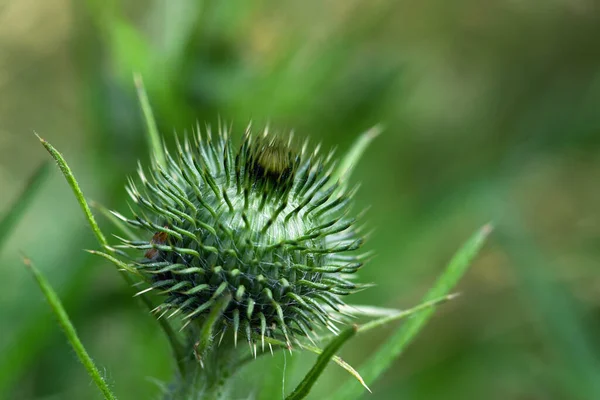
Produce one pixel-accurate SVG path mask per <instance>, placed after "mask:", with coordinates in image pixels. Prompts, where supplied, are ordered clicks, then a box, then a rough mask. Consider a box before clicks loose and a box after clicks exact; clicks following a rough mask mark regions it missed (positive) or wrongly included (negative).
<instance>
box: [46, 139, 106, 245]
mask: <svg viewBox="0 0 600 400" xmlns="http://www.w3.org/2000/svg"><path fill="white" fill-rule="evenodd" d="M35 136H37V137H38V139H39V140H40V142H41V143H42V145H43V146H44V147H45V148H46V150H47V151H48V153H50V155H51V156H52V158H54V160H55V161H56V163H57V164H58V167H59V168H60V171H61V172H62V173H63V175H64V177H65V179H66V180H67V183H68V184H69V186H71V189H73V193H74V194H75V197H76V198H77V201H78V202H79V206H80V207H81V209H82V210H83V213H84V214H85V217H86V218H87V220H88V223H89V224H90V227H91V228H92V231H93V232H94V235H96V239H98V242H99V243H100V245H101V246H102V247H106V246H107V245H108V242H107V241H106V238H105V237H104V234H102V231H100V227H99V226H98V224H97V223H96V220H95V219H94V215H93V214H92V211H91V210H90V207H89V206H88V204H87V202H86V201H85V197H84V196H83V192H82V191H81V188H80V187H79V184H78V183H77V180H76V179H75V176H74V175H73V172H71V168H69V166H68V165H67V162H66V161H65V159H64V158H63V156H62V154H60V153H59V152H58V150H56V149H55V148H54V147H53V146H52V145H51V144H50V143H48V142H47V141H45V140H44V139H42V138H41V137H40V136H39V135H38V134H37V133H36V134H35Z"/></svg>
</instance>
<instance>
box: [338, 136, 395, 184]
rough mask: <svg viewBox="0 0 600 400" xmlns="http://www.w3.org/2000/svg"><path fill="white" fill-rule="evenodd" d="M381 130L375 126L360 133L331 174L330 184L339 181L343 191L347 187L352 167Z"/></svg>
mask: <svg viewBox="0 0 600 400" xmlns="http://www.w3.org/2000/svg"><path fill="white" fill-rule="evenodd" d="M382 130H383V128H382V126H381V125H375V126H374V127H372V128H371V129H369V130H368V131H366V132H364V133H362V134H361V135H360V137H359V138H358V139H357V140H356V141H355V142H354V144H353V145H352V148H351V149H350V151H348V153H347V154H346V155H345V156H344V158H343V159H342V162H341V163H340V165H339V166H338V167H337V169H336V170H335V171H334V172H333V174H332V178H333V179H332V182H336V181H338V180H339V181H340V189H342V190H343V189H345V188H346V187H347V185H348V183H347V182H348V179H349V177H350V175H351V174H352V171H353V170H354V167H355V166H356V164H357V163H358V160H359V159H360V157H361V156H362V155H363V153H364V152H365V150H366V149H367V147H368V146H369V144H370V143H371V142H372V141H373V139H375V138H376V137H377V136H379V134H381V132H382Z"/></svg>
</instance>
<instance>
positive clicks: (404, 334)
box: [331, 224, 492, 400]
mask: <svg viewBox="0 0 600 400" xmlns="http://www.w3.org/2000/svg"><path fill="white" fill-rule="evenodd" d="M491 231H492V226H491V225H490V224H487V225H485V226H483V227H482V228H481V229H479V230H478V231H477V232H476V233H475V234H474V235H473V236H471V237H470V238H469V240H467V242H466V243H465V244H464V245H463V246H462V247H461V248H460V250H459V251H458V252H457V253H456V254H455V255H454V257H452V259H451V260H450V263H449V264H448V266H447V267H446V270H445V271H444V273H443V274H442V275H441V276H440V277H439V278H438V280H437V281H436V282H435V284H434V286H433V287H432V288H431V289H430V290H429V291H428V292H427V294H426V295H425V297H424V298H423V301H422V302H423V303H426V302H430V301H432V300H435V299H436V298H441V297H444V296H447V295H448V294H449V293H450V291H451V290H452V289H453V288H454V287H455V286H456V284H457V283H458V282H459V280H460V279H461V278H462V276H463V275H464V274H465V272H466V271H467V269H468V268H469V265H470V264H471V261H472V260H473V258H475V256H476V255H477V253H478V252H479V250H480V249H481V248H482V247H483V245H484V243H485V240H486V238H487V236H488V235H489V234H490V233H491ZM433 311H434V309H433V308H431V307H426V308H424V309H423V311H421V312H419V313H418V314H416V315H413V317H412V319H410V320H408V321H407V322H406V323H405V324H404V325H402V326H401V327H400V328H399V329H398V330H397V331H396V333H394V334H393V335H392V337H391V338H390V339H389V340H388V341H387V342H386V343H384V344H383V345H382V346H381V347H380V348H379V349H378V350H377V352H376V353H374V354H373V355H372V356H371V357H370V358H369V359H368V360H367V362H366V363H365V364H364V366H363V367H361V368H360V370H361V373H362V376H363V377H364V379H365V381H367V382H370V383H372V382H374V381H375V380H376V379H377V378H378V377H379V376H380V375H381V374H382V373H383V372H384V371H385V370H386V369H387V368H388V367H389V366H390V365H391V363H392V362H393V361H394V359H395V358H396V357H398V356H399V355H400V353H402V352H403V351H404V349H405V348H406V347H407V345H408V344H409V343H410V342H411V341H412V340H413V339H414V338H415V337H416V336H417V334H418V333H419V332H420V331H421V329H422V328H423V327H424V326H425V324H426V323H427V321H428V320H429V318H430V317H431V315H432V314H433ZM362 393H363V389H362V388H361V387H360V386H359V385H357V384H356V382H353V381H350V382H348V383H347V384H345V385H343V386H342V387H341V388H340V389H339V390H338V391H337V392H336V393H335V394H334V395H333V396H332V397H331V399H336V400H351V399H356V398H358V397H360V396H361V395H362Z"/></svg>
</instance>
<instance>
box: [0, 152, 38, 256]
mask: <svg viewBox="0 0 600 400" xmlns="http://www.w3.org/2000/svg"><path fill="white" fill-rule="evenodd" d="M48 167H49V164H48V163H44V164H42V165H40V166H39V167H38V169H37V170H36V171H35V172H34V174H33V175H32V176H31V178H30V179H29V182H27V185H25V189H23V191H22V192H21V194H20V195H19V196H18V197H17V199H16V200H15V201H14V202H13V203H12V205H11V206H10V207H9V209H8V212H7V213H6V214H5V215H4V217H2V219H1V220H0V249H1V248H2V245H3V244H4V242H5V241H6V239H8V237H9V236H10V233H11V232H12V230H13V228H14V227H15V225H16V224H17V222H18V221H19V219H20V218H21V217H22V216H23V214H24V213H25V210H27V207H29V204H30V203H31V201H32V200H33V198H34V197H35V195H36V194H37V192H38V190H39V188H40V187H41V186H42V183H43V182H44V181H45V180H46V177H47V176H48V171H49V170H50V169H49V168H48Z"/></svg>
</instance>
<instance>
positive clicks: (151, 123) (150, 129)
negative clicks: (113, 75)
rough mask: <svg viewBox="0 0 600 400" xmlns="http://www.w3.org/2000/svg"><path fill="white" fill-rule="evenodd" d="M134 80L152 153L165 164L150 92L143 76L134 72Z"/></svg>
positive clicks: (159, 161) (160, 163)
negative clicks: (147, 91)
mask: <svg viewBox="0 0 600 400" xmlns="http://www.w3.org/2000/svg"><path fill="white" fill-rule="evenodd" d="M133 81H134V83H135V88H136V90H137V94H138V99H139V101H140V106H141V107H142V113H143V114H144V120H145V121H146V131H147V134H148V141H149V144H150V148H151V149H152V153H153V154H154V157H156V161H157V162H158V164H159V165H161V166H165V163H166V158H165V152H164V149H163V146H162V144H161V141H160V135H159V134H158V127H157V126H156V120H155V119H154V113H153V112H152V107H151V106H150V101H149V100H148V94H147V93H146V88H145V87H144V81H143V80H142V76H141V75H140V74H134V76H133Z"/></svg>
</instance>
